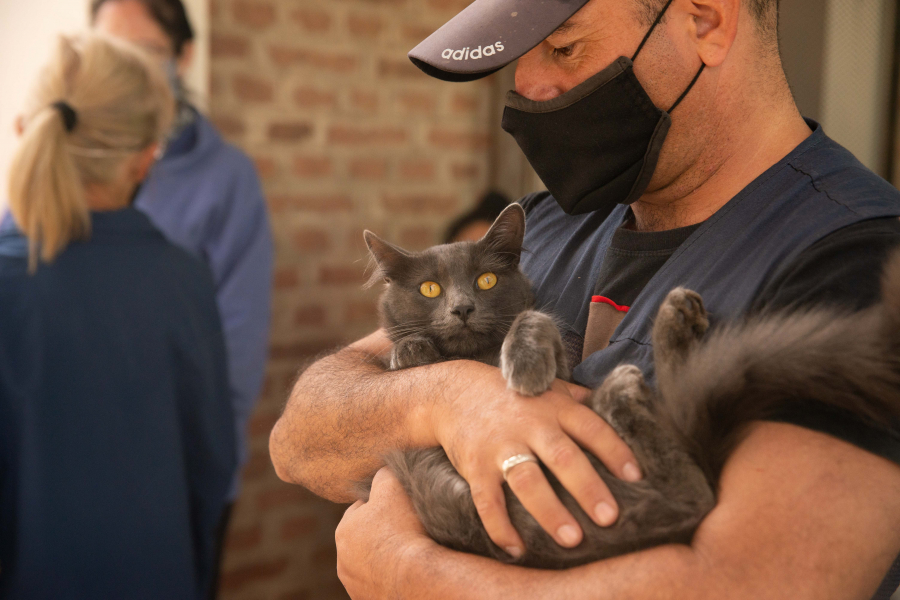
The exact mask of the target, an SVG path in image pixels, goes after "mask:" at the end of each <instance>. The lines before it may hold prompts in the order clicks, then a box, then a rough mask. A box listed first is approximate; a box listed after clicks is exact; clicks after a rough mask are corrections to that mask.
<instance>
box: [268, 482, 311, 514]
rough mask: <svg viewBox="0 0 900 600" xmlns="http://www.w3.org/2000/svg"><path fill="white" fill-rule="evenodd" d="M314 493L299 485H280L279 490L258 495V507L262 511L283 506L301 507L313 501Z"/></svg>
mask: <svg viewBox="0 0 900 600" xmlns="http://www.w3.org/2000/svg"><path fill="white" fill-rule="evenodd" d="M314 497H315V496H313V494H312V492H309V491H307V490H306V489H304V488H302V487H300V486H299V485H288V484H286V483H285V484H279V485H278V487H277V488H275V489H272V490H267V491H265V492H261V493H259V494H257V495H256V506H257V508H259V509H260V510H267V509H270V508H278V507H281V506H290V505H295V506H298V505H301V504H304V503H306V502H309V501H310V500H311V499H313V498H314Z"/></svg>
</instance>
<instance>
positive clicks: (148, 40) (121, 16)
mask: <svg viewBox="0 0 900 600" xmlns="http://www.w3.org/2000/svg"><path fill="white" fill-rule="evenodd" d="M94 29H96V30H97V31H99V32H101V33H105V34H107V35H111V36H113V37H117V38H120V39H123V40H127V41H129V42H131V43H133V44H137V45H138V46H141V47H142V48H144V49H145V50H146V51H147V52H149V53H150V54H151V55H152V56H155V57H156V58H158V59H159V61H160V62H161V63H163V64H165V63H169V62H170V61H173V62H174V63H175V65H176V67H177V70H178V75H179V76H180V77H184V75H185V73H186V72H187V70H188V67H189V66H190V64H191V59H192V58H193V55H194V45H193V43H192V42H186V43H185V44H184V46H183V47H182V50H181V55H180V56H176V55H175V48H174V43H173V41H172V39H171V38H170V37H169V36H168V35H167V34H166V32H165V31H164V30H163V29H162V27H160V25H159V23H157V21H156V20H155V19H154V18H153V15H151V14H150V11H148V10H147V7H145V6H144V5H143V4H142V3H141V2H139V1H138V0H112V1H110V2H106V3H104V4H103V5H102V6H101V7H100V10H98V11H97V15H96V17H95V18H94Z"/></svg>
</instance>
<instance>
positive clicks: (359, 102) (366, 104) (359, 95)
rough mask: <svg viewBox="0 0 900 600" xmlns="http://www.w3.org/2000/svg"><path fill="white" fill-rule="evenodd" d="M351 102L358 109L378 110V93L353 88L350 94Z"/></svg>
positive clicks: (363, 110)
mask: <svg viewBox="0 0 900 600" xmlns="http://www.w3.org/2000/svg"><path fill="white" fill-rule="evenodd" d="M350 102H351V103H352V104H353V108H354V109H355V110H358V111H362V112H367V113H373V112H375V111H377V110H378V94H376V93H375V92H364V91H361V90H353V92H351V94H350Z"/></svg>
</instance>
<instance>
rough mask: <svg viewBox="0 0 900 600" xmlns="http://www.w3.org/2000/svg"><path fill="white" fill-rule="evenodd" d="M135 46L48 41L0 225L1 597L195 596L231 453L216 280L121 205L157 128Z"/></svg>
mask: <svg viewBox="0 0 900 600" xmlns="http://www.w3.org/2000/svg"><path fill="white" fill-rule="evenodd" d="M173 104H174V103H173V101H172V96H171V92H170V90H169V88H168V85H167V82H166V79H165V76H164V74H163V73H162V71H161V70H160V69H159V68H158V65H156V64H155V63H154V62H153V61H152V60H151V59H149V58H148V57H147V56H146V55H145V53H144V52H142V51H140V50H138V49H137V48H134V47H132V46H130V45H127V44H125V43H123V42H119V41H116V40H113V39H111V38H106V37H104V36H99V35H95V34H90V35H85V36H80V37H73V38H61V39H60V42H59V44H58V47H57V50H56V53H55V55H54V57H53V59H52V61H51V62H50V64H49V65H48V66H47V67H46V68H45V70H44V72H43V73H42V76H41V78H40V80H39V83H38V85H37V86H36V88H35V90H34V92H33V94H32V96H31V100H30V104H29V106H28V107H27V110H26V113H25V114H24V116H23V117H22V119H20V122H19V129H20V133H21V142H20V145H19V148H18V150H17V153H16V155H15V157H14V159H13V162H12V164H11V167H10V181H9V200H10V216H8V217H7V218H6V219H4V220H3V222H2V225H0V598H2V599H4V600H5V599H7V598H9V599H12V598H29V599H32V598H33V599H44V598H47V599H50V598H53V599H60V598H91V599H99V598H116V599H117V600H124V599H130V598H147V599H151V598H152V599H161V598H166V599H181V598H184V599H197V598H204V597H206V596H207V595H208V594H209V590H210V589H211V587H212V586H211V579H212V573H213V568H214V562H215V558H214V553H215V552H214V547H215V541H214V540H215V531H216V527H217V524H218V522H219V520H220V518H221V515H222V512H223V510H224V507H225V504H226V495H227V492H228V489H229V485H230V483H231V476H232V473H233V469H234V468H235V464H236V451H235V435H234V425H233V414H232V409H231V405H230V403H229V402H228V382H227V365H226V357H225V346H224V343H223V339H222V332H221V325H220V321H219V315H218V311H217V307H216V302H215V291H214V285H213V281H212V278H211V275H210V273H209V270H208V268H207V267H206V265H204V264H203V263H202V262H201V261H199V260H197V259H195V258H194V257H191V256H190V255H189V254H188V253H186V252H184V251H183V250H181V249H179V248H177V247H175V246H174V245H172V244H170V243H169V242H168V241H166V239H165V238H164V237H163V235H162V234H161V233H160V232H159V231H158V230H157V229H156V228H155V227H154V226H153V225H152V224H151V222H150V220H149V219H148V218H147V217H146V216H145V215H144V214H143V213H141V212H139V211H138V210H136V209H135V208H133V207H132V203H133V199H134V196H135V192H136V190H137V189H138V186H139V185H140V183H141V181H143V180H144V178H145V177H146V176H147V173H148V171H149V169H150V167H151V165H152V164H153V161H154V156H155V154H156V153H157V152H158V148H159V141H160V139H162V138H163V137H164V135H165V133H166V132H167V131H168V130H169V128H170V123H171V120H172V112H173V111H172V107H173Z"/></svg>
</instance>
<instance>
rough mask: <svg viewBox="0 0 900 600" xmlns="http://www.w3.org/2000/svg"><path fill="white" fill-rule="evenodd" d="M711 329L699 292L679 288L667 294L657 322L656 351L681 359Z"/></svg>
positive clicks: (654, 341) (655, 329) (657, 316)
mask: <svg viewBox="0 0 900 600" xmlns="http://www.w3.org/2000/svg"><path fill="white" fill-rule="evenodd" d="M707 329H709V316H708V315H707V312H706V309H705V308H704V306H703V298H701V297H700V294H698V293H697V292H694V291H691V290H688V289H685V288H675V289H674V290H672V291H671V292H669V294H668V295H667V296H666V299H665V300H664V301H663V303H662V305H661V306H660V307H659V312H658V313H657V314H656V322H655V323H654V324H653V346H654V351H655V352H657V353H663V354H666V355H670V356H668V357H665V358H676V357H677V358H681V359H683V358H684V356H686V355H687V353H688V351H689V350H690V349H691V348H692V347H693V346H694V345H695V344H696V343H697V341H698V340H700V338H702V337H703V334H704V333H706V330H707Z"/></svg>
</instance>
